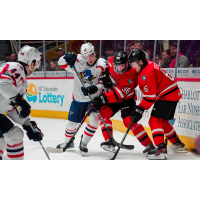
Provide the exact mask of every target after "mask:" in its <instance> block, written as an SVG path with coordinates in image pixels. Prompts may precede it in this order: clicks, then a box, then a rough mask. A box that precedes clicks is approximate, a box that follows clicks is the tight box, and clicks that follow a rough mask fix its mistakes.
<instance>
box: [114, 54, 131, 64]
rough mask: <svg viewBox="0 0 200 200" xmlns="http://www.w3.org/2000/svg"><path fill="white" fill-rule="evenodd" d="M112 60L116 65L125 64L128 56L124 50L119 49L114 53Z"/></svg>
mask: <svg viewBox="0 0 200 200" xmlns="http://www.w3.org/2000/svg"><path fill="white" fill-rule="evenodd" d="M113 61H114V63H115V64H116V65H121V64H125V63H127V61H128V56H127V54H126V52H123V51H119V52H117V53H116V54H115V56H114V59H113Z"/></svg>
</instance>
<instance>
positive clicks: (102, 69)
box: [96, 66, 104, 72]
mask: <svg viewBox="0 0 200 200" xmlns="http://www.w3.org/2000/svg"><path fill="white" fill-rule="evenodd" d="M96 68H100V69H101V71H102V72H103V71H104V68H103V67H102V66H97V67H96Z"/></svg>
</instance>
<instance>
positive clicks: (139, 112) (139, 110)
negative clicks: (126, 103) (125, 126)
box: [130, 106, 145, 123]
mask: <svg viewBox="0 0 200 200" xmlns="http://www.w3.org/2000/svg"><path fill="white" fill-rule="evenodd" d="M144 110H145V109H144V108H141V107H139V106H135V109H134V110H133V112H132V113H131V116H130V118H131V119H134V123H137V122H138V121H139V120H140V119H141V118H142V115H143V113H144Z"/></svg>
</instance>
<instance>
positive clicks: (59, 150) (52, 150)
mask: <svg viewBox="0 0 200 200" xmlns="http://www.w3.org/2000/svg"><path fill="white" fill-rule="evenodd" d="M46 151H47V152H48V154H49V153H63V148H60V149H57V148H53V147H47V148H46Z"/></svg>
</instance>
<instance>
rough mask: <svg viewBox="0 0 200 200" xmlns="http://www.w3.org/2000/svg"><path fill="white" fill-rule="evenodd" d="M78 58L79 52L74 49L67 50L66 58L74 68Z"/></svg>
mask: <svg viewBox="0 0 200 200" xmlns="http://www.w3.org/2000/svg"><path fill="white" fill-rule="evenodd" d="M76 58H77V54H76V53H75V52H73V51H70V52H67V53H66V54H65V56H64V59H65V60H66V62H67V64H68V65H69V66H70V67H71V68H73V66H74V63H75V62H76Z"/></svg>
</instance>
